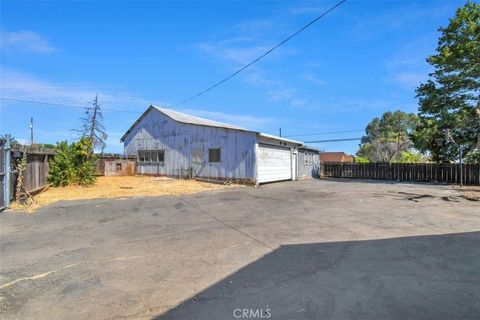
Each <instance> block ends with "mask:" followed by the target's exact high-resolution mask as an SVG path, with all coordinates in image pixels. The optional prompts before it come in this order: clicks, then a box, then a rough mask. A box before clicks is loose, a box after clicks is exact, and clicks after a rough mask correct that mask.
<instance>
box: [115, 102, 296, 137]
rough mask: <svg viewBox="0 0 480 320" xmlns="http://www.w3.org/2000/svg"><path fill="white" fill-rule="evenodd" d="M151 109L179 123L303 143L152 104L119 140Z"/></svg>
mask: <svg viewBox="0 0 480 320" xmlns="http://www.w3.org/2000/svg"><path fill="white" fill-rule="evenodd" d="M151 110H157V111H159V112H161V113H163V114H164V115H166V116H167V117H169V118H170V119H172V120H174V121H177V122H180V123H186V124H193V125H197V126H206V127H215V128H225V129H231V130H239V131H246V132H253V133H256V134H257V135H259V136H262V137H266V138H270V139H275V140H280V141H286V142H290V143H295V144H298V145H302V144H303V143H302V142H300V141H295V140H290V139H285V138H282V137H279V136H274V135H270V134H266V133H261V132H257V131H252V130H248V129H245V128H242V127H239V126H236V125H233V124H228V123H223V122H218V121H214V120H210V119H205V118H200V117H196V116H192V115H189V114H186V113H182V112H179V111H175V110H172V109H167V108H161V107H157V106H154V105H150V106H149V107H148V109H147V110H145V112H144V113H143V114H142V115H141V116H140V117H139V118H138V119H137V120H136V121H135V122H134V123H133V124H132V126H131V127H130V128H129V129H128V130H127V132H125V134H124V135H123V136H122V138H120V141H121V142H123V141H124V140H125V138H126V137H127V135H128V134H129V133H130V132H131V131H132V130H133V128H135V126H136V125H137V124H138V123H139V122H140V121H141V120H142V119H143V118H144V117H145V116H146V115H147V114H148V113H149V112H150V111H151Z"/></svg>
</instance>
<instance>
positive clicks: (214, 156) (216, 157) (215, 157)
mask: <svg viewBox="0 0 480 320" xmlns="http://www.w3.org/2000/svg"><path fill="white" fill-rule="evenodd" d="M220 159H221V158H220V148H216V149H208V162H220Z"/></svg>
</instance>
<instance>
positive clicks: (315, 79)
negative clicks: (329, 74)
mask: <svg viewBox="0 0 480 320" xmlns="http://www.w3.org/2000/svg"><path fill="white" fill-rule="evenodd" d="M301 77H302V78H303V79H305V80H308V81H310V82H312V83H313V84H315V85H317V86H324V85H326V84H327V83H328V82H327V81H325V80H322V79H319V78H318V77H317V76H316V75H315V74H313V73H306V74H302V75H301Z"/></svg>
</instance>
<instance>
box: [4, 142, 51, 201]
mask: <svg viewBox="0 0 480 320" xmlns="http://www.w3.org/2000/svg"><path fill="white" fill-rule="evenodd" d="M23 152H24V151H23V150H21V149H14V148H12V172H14V173H15V175H14V179H13V181H14V184H15V186H14V187H15V188H16V182H17V179H18V174H19V173H18V172H16V170H15V168H16V166H17V165H18V163H19V161H21V158H22V155H23ZM26 152H27V166H26V168H25V170H24V172H23V178H24V181H23V184H24V187H25V189H26V190H27V191H28V192H31V193H35V192H36V191H38V190H40V189H42V188H44V187H45V186H47V184H48V181H47V179H48V169H49V166H48V160H49V159H50V158H51V157H53V156H54V155H55V151H53V150H51V149H46V148H39V147H29V148H27V149H26ZM11 192H12V195H13V194H14V192H15V190H11Z"/></svg>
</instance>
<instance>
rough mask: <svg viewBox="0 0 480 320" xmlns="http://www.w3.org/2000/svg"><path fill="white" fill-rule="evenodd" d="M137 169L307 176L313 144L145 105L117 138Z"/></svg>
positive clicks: (262, 178)
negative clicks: (131, 123) (307, 144)
mask: <svg viewBox="0 0 480 320" xmlns="http://www.w3.org/2000/svg"><path fill="white" fill-rule="evenodd" d="M121 141H122V142H123V143H124V149H125V154H126V155H129V156H135V157H137V166H136V168H137V169H136V170H137V173H138V174H145V175H155V176H171V177H196V178H203V179H209V180H228V181H237V182H244V183H251V184H260V183H266V182H273V181H282V180H297V179H298V178H299V177H300V178H301V177H308V176H312V174H314V172H315V166H317V167H318V163H319V157H318V150H315V149H312V148H307V147H305V146H303V143H302V142H300V141H295V140H290V139H285V138H282V137H278V136H273V135H269V134H265V133H261V132H256V131H251V130H247V129H244V128H241V127H238V126H234V125H230V124H225V123H220V122H217V121H213V120H208V119H203V118H200V117H195V116H191V115H187V114H184V113H181V112H178V111H174V110H171V109H165V108H159V107H155V106H150V107H149V108H148V109H147V110H146V111H145V112H144V113H143V114H142V116H140V118H139V119H138V120H137V121H135V123H134V124H133V125H132V126H131V127H130V129H128V130H127V132H126V133H125V134H124V135H123V137H122V138H121Z"/></svg>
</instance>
